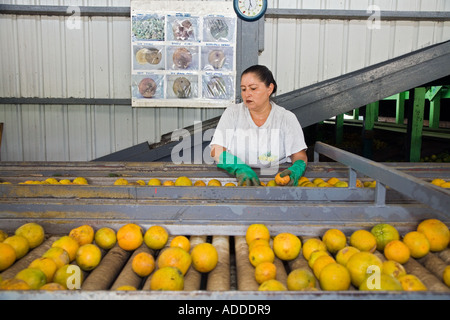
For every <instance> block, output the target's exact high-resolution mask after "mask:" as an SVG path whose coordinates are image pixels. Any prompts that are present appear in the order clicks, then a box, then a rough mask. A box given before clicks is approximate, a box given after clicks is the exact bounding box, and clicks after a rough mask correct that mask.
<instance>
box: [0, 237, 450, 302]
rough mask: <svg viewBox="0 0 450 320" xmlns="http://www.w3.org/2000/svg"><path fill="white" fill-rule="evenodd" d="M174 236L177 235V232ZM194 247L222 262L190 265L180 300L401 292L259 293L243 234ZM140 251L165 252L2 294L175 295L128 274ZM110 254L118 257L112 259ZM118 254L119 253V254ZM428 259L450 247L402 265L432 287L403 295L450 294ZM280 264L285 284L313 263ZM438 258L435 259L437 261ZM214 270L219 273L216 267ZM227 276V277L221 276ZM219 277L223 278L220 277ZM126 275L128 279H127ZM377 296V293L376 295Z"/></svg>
mask: <svg viewBox="0 0 450 320" xmlns="http://www.w3.org/2000/svg"><path fill="white" fill-rule="evenodd" d="M173 236H174V235H173ZM57 238H58V236H55V235H53V236H49V237H48V238H47V239H46V241H44V243H43V244H41V245H40V246H39V247H37V248H35V249H34V250H32V251H30V252H29V253H28V254H27V255H26V256H25V257H23V258H22V259H20V260H18V261H17V262H16V263H15V264H14V265H13V266H11V267H10V268H9V269H7V270H6V271H4V272H3V273H2V276H3V278H4V279H8V278H11V277H13V276H14V275H15V274H16V273H17V272H18V271H20V270H21V269H23V268H25V267H26V266H28V264H29V263H30V262H31V261H33V260H34V259H36V258H38V257H40V256H41V255H42V254H43V253H44V252H45V251H46V250H48V248H50V247H51V244H52V243H53V241H55V240H56V239H57ZM300 238H301V239H302V242H304V241H306V239H308V238H309V237H302V236H300ZM170 240H171V238H169V241H168V243H170ZM190 241H191V247H192V246H194V245H195V244H198V243H202V242H205V241H206V242H211V243H213V244H214V245H215V246H216V247H217V248H220V249H219V250H218V251H219V263H218V265H217V267H216V269H215V270H213V272H210V273H207V274H201V273H199V272H197V271H196V270H195V269H193V268H192V267H191V268H190V269H189V271H188V272H187V273H186V275H185V287H184V291H183V292H178V293H176V298H180V299H197V298H199V299H202V298H205V299H206V298H208V299H209V298H211V297H217V298H219V297H220V298H223V297H228V298H233V299H239V298H242V299H254V298H267V297H268V296H269V297H271V298H276V297H277V296H278V297H283V298H285V297H287V298H288V299H289V298H295V299H311V298H312V299H321V298H326V299H328V298H330V297H333V296H335V295H336V294H338V295H340V296H341V298H342V297H344V298H345V297H347V298H358V297H359V298H367V297H368V296H375V298H377V297H378V298H381V299H384V298H386V295H388V296H389V295H394V296H396V298H398V297H399V294H398V293H387V292H384V293H376V294H375V293H373V292H362V291H358V290H356V289H355V288H353V287H351V288H350V289H349V290H348V291H341V292H339V293H333V292H327V291H322V290H321V288H320V285H318V281H317V286H316V288H317V291H306V292H278V294H277V293H274V292H271V293H267V292H266V293H263V292H258V291H257V290H258V287H259V285H258V283H257V282H256V280H255V278H254V268H253V266H252V265H251V264H250V262H249V260H248V246H247V244H246V242H245V237H244V236H231V237H229V236H221V235H219V236H215V235H213V236H190ZM141 251H147V252H150V253H151V254H153V255H154V258H155V260H157V259H158V254H159V253H160V252H161V251H153V250H149V249H148V248H147V247H146V245H145V244H143V245H142V246H141V247H140V248H138V249H136V250H135V251H132V252H128V251H125V250H123V249H121V248H120V247H119V246H117V245H116V246H115V247H113V248H112V249H110V250H109V251H106V252H105V254H104V256H103V258H102V262H101V263H100V265H99V266H98V267H97V268H96V269H94V270H93V271H90V272H84V281H83V283H82V285H81V290H75V291H56V292H47V291H43V290H40V291H29V292H21V293H18V292H10V291H0V299H16V298H26V299H33V298H36V299H37V298H39V299H40V298H44V299H45V298H51V299H54V298H58V299H59V298H62V299H64V298H67V299H73V298H80V299H89V298H90V297H92V296H93V294H95V298H96V299H103V298H119V297H120V296H122V297H123V295H124V292H121V293H120V292H117V291H116V289H117V288H118V287H120V286H122V285H131V286H134V287H136V288H137V289H138V290H137V291H133V292H129V291H127V292H126V293H127V295H128V294H129V296H128V297H130V298H131V299H133V298H137V297H147V298H162V297H164V298H165V297H167V296H170V297H171V298H173V295H175V293H174V292H169V293H162V292H155V291H151V290H150V288H149V286H150V285H149V283H150V282H149V279H150V277H151V275H150V276H149V277H144V278H141V277H139V276H137V275H134V278H132V279H130V277H129V276H126V275H127V274H128V275H129V274H130V273H131V274H133V272H132V270H131V260H132V258H133V257H134V254H135V253H137V252H141ZM376 255H377V256H379V257H380V258H381V259H382V260H385V258H384V256H383V255H382V253H380V252H376ZM110 256H113V257H114V258H113V259H111V258H110ZM117 257H120V258H117ZM430 259H434V260H438V261H439V262H440V263H442V264H444V265H445V264H447V265H448V264H449V263H450V248H447V249H445V250H444V251H441V252H438V253H429V254H428V255H427V256H426V257H425V258H421V259H412V258H411V259H410V261H409V262H408V263H406V264H405V265H404V267H405V269H406V271H407V273H412V274H414V275H416V276H417V277H418V278H419V279H420V280H421V281H422V282H423V283H424V284H425V285H426V286H427V288H429V291H426V292H402V296H401V299H412V298H414V299H415V298H419V297H420V299H428V298H431V299H448V298H449V297H450V289H449V288H448V287H447V286H446V285H445V284H444V283H443V281H442V278H441V276H440V275H438V274H433V272H432V271H430V270H429V269H428V267H427V262H428V261H429V260H430ZM274 263H275V264H276V266H277V276H276V279H277V280H279V281H281V282H282V283H284V284H285V285H286V279H287V275H288V274H289V272H290V271H291V270H294V269H296V268H301V267H304V268H309V266H308V263H307V261H306V260H305V258H304V257H303V255H302V254H300V255H299V256H298V258H296V259H294V260H292V261H289V262H283V261H281V260H279V259H278V258H275V262H274ZM435 263H436V261H435ZM102 268H108V269H113V270H115V271H116V272H115V273H114V274H113V275H112V276H111V277H109V278H104V277H102V273H101V271H100V270H101V269H102ZM214 271H216V272H214ZM224 274H225V275H227V276H228V277H225V278H224V277H223V275H224ZM218 277H220V279H219V280H218ZM125 279H127V280H125ZM377 295H378V296H377Z"/></svg>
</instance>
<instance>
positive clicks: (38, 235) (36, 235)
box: [15, 222, 45, 249]
mask: <svg viewBox="0 0 450 320" xmlns="http://www.w3.org/2000/svg"><path fill="white" fill-rule="evenodd" d="M15 234H16V235H18V236H22V237H24V238H25V239H27V240H28V244H29V246H30V249H33V248H36V247H37V246H38V245H40V244H41V243H42V242H43V241H44V238H45V232H44V228H43V227H42V226H41V225H39V224H37V223H34V222H30V223H26V224H24V225H22V226H20V227H19V228H17V229H16V232H15Z"/></svg>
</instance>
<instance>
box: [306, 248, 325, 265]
mask: <svg viewBox="0 0 450 320" xmlns="http://www.w3.org/2000/svg"><path fill="white" fill-rule="evenodd" d="M329 255H330V254H329V253H328V252H327V251H322V250H317V251H314V252H313V253H311V256H310V257H309V260H308V265H309V267H310V268H311V269H313V268H314V263H316V260H317V259H318V258H319V257H322V256H329Z"/></svg>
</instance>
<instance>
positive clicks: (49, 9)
mask: <svg viewBox="0 0 450 320" xmlns="http://www.w3.org/2000/svg"><path fill="white" fill-rule="evenodd" d="M73 7H74V6H49V5H31V6H30V5H12V4H1V5H0V13H1V14H15V15H53V16H55V15H56V16H70V15H72V14H73V13H74V12H72V11H73V9H72V8H73ZM77 8H79V13H80V15H81V16H110V17H118V16H122V17H129V16H130V11H131V10H130V7H111V6H108V7H106V6H77ZM372 14H373V11H370V10H336V9H331V10H330V9H323V10H322V9H283V8H279V9H276V8H268V9H267V11H266V14H265V17H267V18H285V19H334V20H361V19H368V18H370V17H371V15H372ZM379 16H380V19H381V20H386V21H393V20H394V21H449V20H450V12H441V11H385V10H383V11H381V10H380V12H379Z"/></svg>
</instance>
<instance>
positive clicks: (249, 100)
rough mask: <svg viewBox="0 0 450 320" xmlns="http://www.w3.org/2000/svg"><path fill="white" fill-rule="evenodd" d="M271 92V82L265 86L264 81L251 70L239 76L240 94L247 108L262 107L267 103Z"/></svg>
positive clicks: (255, 108)
mask: <svg viewBox="0 0 450 320" xmlns="http://www.w3.org/2000/svg"><path fill="white" fill-rule="evenodd" d="M272 92H273V84H272V83H271V84H270V85H269V86H266V84H265V83H264V82H262V81H261V80H259V78H258V77H257V76H256V75H255V74H254V73H252V72H250V73H246V74H244V75H242V77H241V96H242V100H243V101H244V103H245V105H246V106H247V108H249V110H258V109H262V108H263V107H264V106H265V105H267V103H269V97H270V95H271V94H272Z"/></svg>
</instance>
